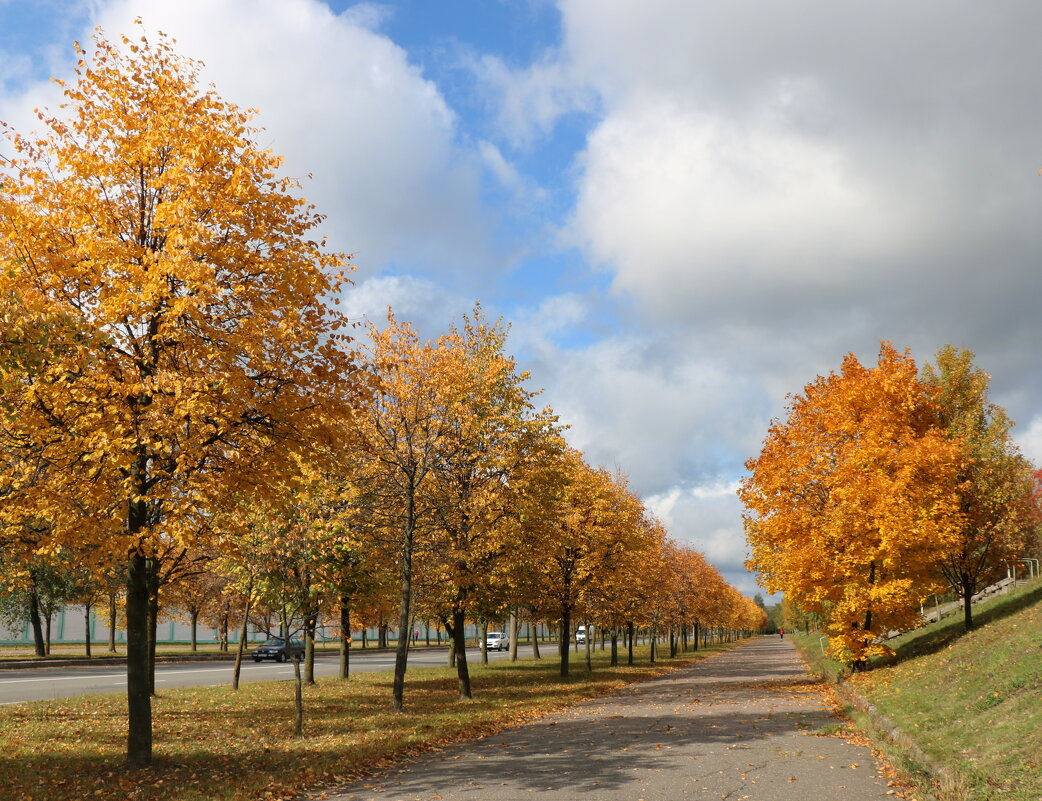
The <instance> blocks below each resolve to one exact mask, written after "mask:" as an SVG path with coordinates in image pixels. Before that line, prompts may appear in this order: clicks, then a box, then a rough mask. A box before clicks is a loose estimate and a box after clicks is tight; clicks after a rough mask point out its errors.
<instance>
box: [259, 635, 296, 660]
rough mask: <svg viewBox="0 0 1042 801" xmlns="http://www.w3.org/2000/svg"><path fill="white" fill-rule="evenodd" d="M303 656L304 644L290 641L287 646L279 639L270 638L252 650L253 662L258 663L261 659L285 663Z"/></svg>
mask: <svg viewBox="0 0 1042 801" xmlns="http://www.w3.org/2000/svg"><path fill="white" fill-rule="evenodd" d="M303 656H304V643H303V642H301V641H300V640H290V641H289V643H288V644H287V643H286V641H285V640H284V639H282V638H281V637H270V638H269V639H268V641H267V642H266V643H264V644H263V645H260V646H258V647H257V648H254V649H253V661H254V662H260V661H261V660H262V659H274V660H275V661H276V662H285V661H286V660H287V659H291V658H293V657H297V658H301V657H303Z"/></svg>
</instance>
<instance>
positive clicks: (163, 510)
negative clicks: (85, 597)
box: [0, 33, 365, 766]
mask: <svg viewBox="0 0 1042 801" xmlns="http://www.w3.org/2000/svg"><path fill="white" fill-rule="evenodd" d="M78 52H79V55H80V61H79V66H78V69H77V79H76V80H75V81H74V82H71V83H68V84H64V83H63V84H62V86H63V88H64V91H65V97H66V105H65V106H64V111H63V112H61V114H60V115H55V116H48V115H47V114H45V113H40V115H39V118H40V121H41V123H42V127H43V132H42V133H36V134H33V135H22V134H19V133H17V132H14V131H13V130H11V129H10V128H9V127H6V128H5V132H6V135H7V138H8V140H9V142H10V143H11V146H12V148H13V154H14V155H13V156H12V158H10V159H9V160H8V161H7V162H6V165H5V167H4V168H3V175H2V177H0V270H2V271H3V272H2V282H3V283H2V287H0V288H2V292H0V304H2V308H0V314H2V316H3V317H4V319H5V322H6V323H8V324H9V325H10V326H11V327H10V328H9V329H8V330H9V331H12V332H15V334H17V335H13V336H9V337H8V338H7V339H6V340H5V341H4V347H5V354H4V355H5V358H2V359H0V365H2V366H0V369H2V370H3V373H2V375H0V387H2V390H3V398H2V419H0V425H2V429H0V436H2V438H3V447H4V449H6V450H15V451H19V452H21V453H24V454H28V455H31V456H32V459H29V458H26V459H21V460H18V459H16V460H11V461H9V462H6V463H5V464H4V465H3V470H4V475H3V476H2V481H3V483H4V485H5V486H7V487H9V488H10V489H11V495H10V499H9V503H8V504H7V505H5V509H4V514H5V516H6V517H7V519H8V521H9V522H17V519H18V518H19V516H20V515H21V516H22V518H23V519H24V518H25V517H27V516H28V515H30V514H33V513H34V512H33V510H39V512H38V513H40V514H42V515H44V516H45V517H46V518H47V519H48V521H49V523H50V525H51V531H52V532H53V537H54V539H55V541H56V542H59V541H76V542H80V541H87V540H89V541H93V542H96V543H98V544H99V545H101V546H103V547H104V548H105V549H106V550H108V551H110V552H118V553H120V554H122V555H123V557H124V558H125V559H127V561H128V565H129V571H128V572H129V578H128V589H127V630H128V669H127V677H128V681H127V691H128V699H129V737H128V756H129V760H130V762H131V764H133V765H136V766H141V765H147V764H149V763H150V761H151V753H152V735H151V732H152V728H151V704H150V699H149V685H150V677H149V675H147V674H148V664H149V662H148V659H147V655H148V654H147V649H148V642H147V604H148V579H149V571H150V569H151V567H150V565H151V562H152V560H153V558H154V549H155V546H156V542H157V540H158V538H159V537H160V536H163V537H165V538H168V539H169V540H171V541H173V542H176V543H180V544H181V545H184V546H189V545H192V544H193V543H196V542H200V543H205V542H207V541H213V542H214V544H220V540H221V539H222V537H229V536H232V535H233V533H234V530H233V529H232V530H230V529H228V528H224V529H223V530H222V532H221V534H220V535H218V533H217V531H216V530H215V528H214V526H213V516H214V514H215V510H218V509H220V508H222V507H224V506H225V505H226V504H227V499H228V498H229V497H233V496H235V495H236V494H238V492H239V491H240V490H241V489H243V487H244V485H249V486H252V487H255V488H256V490H255V491H258V492H264V491H265V490H264V488H265V487H267V486H273V485H274V484H275V483H276V482H275V481H274V480H273V479H274V478H275V477H276V476H278V475H279V474H280V473H281V472H282V471H283V470H284V469H285V467H286V466H287V464H288V462H287V457H288V456H289V455H290V453H291V452H292V451H293V450H294V449H296V448H300V447H307V444H308V443H309V442H312V441H314V440H316V439H318V438H321V437H323V436H326V435H327V434H330V433H331V432H335V431H336V430H341V429H338V428H335V427H330V426H327V423H328V422H329V421H330V420H337V419H343V418H345V417H347V416H348V415H349V413H350V408H351V406H352V405H353V402H354V396H356V395H358V394H360V393H361V392H363V391H364V390H365V382H362V381H360V380H359V378H358V376H359V375H360V374H359V372H358V371H357V370H356V369H355V367H354V363H353V360H352V358H351V357H350V355H349V353H348V352H347V350H346V347H345V345H346V342H347V338H346V337H345V336H344V335H343V334H342V332H341V329H342V327H343V326H344V324H345V320H344V319H343V318H342V317H341V316H340V315H339V314H337V313H335V312H334V311H332V310H331V309H330V307H329V306H328V304H327V302H326V301H327V300H328V299H330V298H335V296H336V294H337V292H338V291H339V289H340V287H341V284H342V283H343V280H344V279H343V276H342V273H339V272H337V271H339V270H340V268H341V266H342V260H341V258H340V257H338V256H337V255H334V254H330V253H327V252H326V251H325V250H324V249H323V247H322V245H321V243H319V242H317V241H315V240H314V239H312V238H310V237H311V233H310V232H311V231H312V229H314V227H315V226H316V224H317V223H318V222H319V220H320V217H319V216H318V215H317V214H316V213H315V212H314V211H313V209H312V208H311V207H310V206H308V205H307V204H306V202H305V201H303V200H301V199H300V198H299V197H298V196H297V195H296V194H295V184H294V183H293V182H292V181H290V180H288V179H284V178H280V177H279V176H278V175H277V169H278V167H279V164H280V159H279V158H278V157H277V156H275V155H273V154H272V153H271V152H269V151H266V150H263V149H261V148H259V147H258V146H257V145H256V144H254V141H253V137H254V135H255V134H256V131H255V130H254V129H253V128H251V127H250V114H249V113H247V112H245V111H242V110H240V109H238V108H236V107H235V106H233V105H231V104H229V103H227V102H225V101H224V100H222V99H221V98H220V97H219V96H218V95H217V94H216V93H215V92H214V91H212V90H210V91H204V90H201V89H200V88H199V86H198V65H197V64H196V63H195V62H192V61H190V60H186V59H184V58H181V57H179V56H178V55H177V54H176V53H175V52H174V50H173V47H172V45H171V43H170V41H169V40H168V39H166V38H165V37H160V38H159V39H158V40H150V39H148V38H147V37H144V36H142V37H140V38H139V39H136V40H131V39H129V38H126V37H123V39H122V42H121V43H113V42H110V41H108V40H107V39H105V38H104V36H103V35H102V34H100V33H99V34H98V35H97V36H96V38H95V50H94V52H93V54H91V55H88V54H87V53H86V52H85V51H83V50H79V51H78ZM41 331H46V332H47V335H46V336H43V335H42V334H41V333H40V332H41ZM18 332H20V333H18ZM33 459H37V460H40V461H42V463H44V464H45V465H46V476H45V478H44V479H43V480H42V481H36V482H35V483H34V482H33V476H32V475H31V474H30V473H31V468H32V466H33V464H34V463H33Z"/></svg>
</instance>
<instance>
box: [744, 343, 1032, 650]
mask: <svg viewBox="0 0 1042 801" xmlns="http://www.w3.org/2000/svg"><path fill="white" fill-rule="evenodd" d="M973 358H974V357H973V354H972V353H971V352H970V351H968V350H964V349H959V348H955V347H953V346H950V345H947V346H944V347H942V348H941V349H940V350H939V351H938V352H937V354H936V357H935V360H934V363H932V364H927V365H926V366H925V367H924V368H923V369H922V370H919V369H918V368H917V366H916V363H915V361H914V359H912V357H911V355H910V354H909V353H908V352H907V351H905V352H903V353H902V352H898V351H897V350H896V349H895V348H894V347H893V346H892V345H891V344H890V343H887V342H884V343H882V345H881V347H880V352H879V358H878V361H877V364H876V366H875V367H866V366H864V365H862V364H861V363H860V362H859V361H858V360H857V358H856V357H854V356H853V355H852V354H851V355H848V356H847V357H846V359H845V360H844V361H843V365H842V367H841V368H840V370H839V372H833V373H830V374H829V375H827V376H819V377H818V378H816V379H815V380H814V381H812V382H811V383H809V384H808V385H807V386H806V387H805V388H804V391H803V393H802V394H800V395H796V396H793V397H791V399H790V402H789V405H788V410H787V411H788V416H787V418H786V419H785V420H776V421H774V423H773V424H772V425H771V427H770V430H769V432H768V434H767V437H766V438H765V440H764V443H763V449H762V451H761V452H760V455H759V456H757V457H756V458H754V459H750V460H749V461H748V462H747V463H746V467H747V468H748V470H749V475H748V476H747V477H746V479H745V480H744V481H743V482H742V485H741V488H740V490H739V497H740V498H741V500H742V502H743V504H744V505H745V507H746V515H745V529H746V535H747V539H748V542H749V545H750V549H751V558H750V559H749V561H748V563H747V564H748V566H749V567H750V568H751V569H754V570H756V571H758V572H759V574H760V576H761V578H762V582H763V584H764V586H765V587H766V588H767V589H768V590H769V591H771V592H782V593H784V595H785V600H786V603H787V605H788V606H789V608H790V609H791V610H792V611H793V613H795V614H804V615H806V614H810V615H815V616H817V619H819V620H820V621H821V623H822V625H823V627H824V630H825V631H826V633H827V634H828V635H829V637H830V648H831V650H832V653H833V654H834V655H836V656H837V657H839V658H840V659H842V660H844V661H847V662H849V663H851V664H853V665H854V666H855V667H863V666H864V665H865V660H866V659H867V658H868V657H869V656H872V655H874V654H886V653H890V652H891V649H890V648H889V646H887V644H886V639H887V637H888V636H889V635H890V634H891V633H892V632H900V631H904V630H907V629H909V628H912V627H914V626H916V625H918V623H919V622H920V620H921V616H920V608H921V605H922V603H923V601H924V600H925V599H926V598H927V597H929V596H930V595H933V594H934V593H939V592H945V591H951V592H953V593H954V594H955V595H956V596H957V597H959V598H961V599H962V602H963V614H964V621H965V626H966V628H967V629H970V628H972V626H973V605H972V599H973V596H974V595H975V594H976V593H977V592H979V591H980V590H981V589H983V588H984V587H986V586H988V585H989V584H991V583H992V582H994V581H996V580H997V579H999V578H1001V577H1003V576H1004V575H1006V573H1007V572H1008V571H1009V570H1011V569H1013V568H1015V567H1016V565H1017V562H1018V561H1019V560H1021V559H1022V558H1024V557H1027V556H1030V555H1035V556H1038V555H1039V551H1040V550H1042V539H1040V533H1039V532H1040V522H1042V511H1040V502H1039V500H1040V499H1039V493H1038V489H1037V486H1038V485H1037V474H1036V473H1035V471H1034V468H1033V466H1032V464H1031V463H1030V462H1029V461H1028V460H1027V459H1026V458H1024V456H1022V455H1021V453H1020V452H1019V450H1018V448H1017V446H1016V444H1015V443H1014V442H1013V440H1012V437H1011V434H1010V431H1011V429H1012V426H1013V422H1012V420H1010V419H1009V417H1008V415H1007V414H1006V412H1005V410H1003V409H1002V408H1001V407H999V406H997V405H995V404H994V403H992V402H991V401H990V400H989V397H988V387H989V383H990V378H989V376H988V375H987V374H986V373H985V372H984V371H983V370H981V369H980V368H979V367H977V366H976V365H975V364H974V361H973Z"/></svg>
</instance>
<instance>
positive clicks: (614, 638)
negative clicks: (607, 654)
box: [611, 626, 619, 667]
mask: <svg viewBox="0 0 1042 801" xmlns="http://www.w3.org/2000/svg"><path fill="white" fill-rule="evenodd" d="M611 666H612V667H618V666H619V628H618V626H612V628H611Z"/></svg>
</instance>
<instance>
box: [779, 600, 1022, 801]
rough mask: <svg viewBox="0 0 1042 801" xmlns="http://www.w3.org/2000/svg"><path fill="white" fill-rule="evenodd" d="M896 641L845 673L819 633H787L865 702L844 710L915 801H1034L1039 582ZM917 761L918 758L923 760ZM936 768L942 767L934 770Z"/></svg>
mask: <svg viewBox="0 0 1042 801" xmlns="http://www.w3.org/2000/svg"><path fill="white" fill-rule="evenodd" d="M975 620H976V622H977V623H978V627H977V628H976V629H975V630H973V631H971V632H969V633H966V632H965V631H964V630H963V626H962V618H961V616H959V617H958V618H955V619H948V620H944V621H941V622H940V623H935V624H932V625H930V626H925V627H923V628H921V629H917V630H915V631H912V632H908V633H906V634H904V635H902V636H901V637H900V638H895V640H893V641H891V646H892V647H894V648H895V649H896V650H897V656H896V657H894V658H890V659H888V660H878V661H876V662H875V664H874V667H873V669H872V670H870V671H868V672H865V673H859V674H855V675H849V672H848V671H847V669H846V667H845V666H844V665H841V664H839V663H837V662H835V661H834V660H831V659H829V658H828V657H827V656H825V655H823V654H822V653H821V648H820V643H819V638H818V635H817V634H809V635H804V634H799V635H796V636H794V637H793V639H794V641H795V642H796V644H797V646H798V647H799V648H800V651H801V653H802V655H803V657H804V658H805V659H806V660H807V662H808V663H809V664H810V665H811V669H812V670H813V671H814V672H816V673H818V674H819V675H821V676H824V677H826V678H829V679H831V680H833V681H840V680H843V686H844V687H845V688H846V689H847V690H852V691H853V692H854V693H856V695H857V696H860V698H862V699H863V700H864V701H866V702H868V703H869V704H870V705H871V707H872V709H871V712H865V711H864V710H860V709H858V708H857V707H856V706H853V707H849V708H848V709H846V710H844V711H845V713H846V714H847V715H848V716H849V717H851V718H852V719H853V720H854V721H855V723H856V724H857V725H859V726H860V727H861V729H862V730H863V732H864V733H866V734H867V735H868V736H870V737H871V738H872V739H873V740H874V741H875V743H876V746H877V747H878V748H879V749H880V750H881V751H882V752H883V753H884V754H885V756H886V757H887V759H888V760H889V761H890V762H891V763H892V764H894V765H895V766H897V767H898V768H899V769H901V770H902V771H903V772H904V774H905V777H906V778H908V779H910V780H911V781H912V782H913V783H914V784H916V785H917V786H918V788H919V792H920V794H921V795H923V796H928V797H934V798H937V799H941V801H997V799H1005V800H1006V801H1039V799H1042V586H1040V584H1039V583H1038V582H1033V583H1032V584H1030V585H1028V586H1027V587H1024V588H1022V589H1021V590H1019V591H1017V592H1016V593H1012V594H1010V595H1008V596H1002V597H999V598H996V599H993V600H990V601H988V602H986V603H984V604H981V605H980V607H979V608H978V609H976V610H975ZM923 755H925V758H924V756H923ZM938 767H939V768H940V769H939V770H938Z"/></svg>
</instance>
